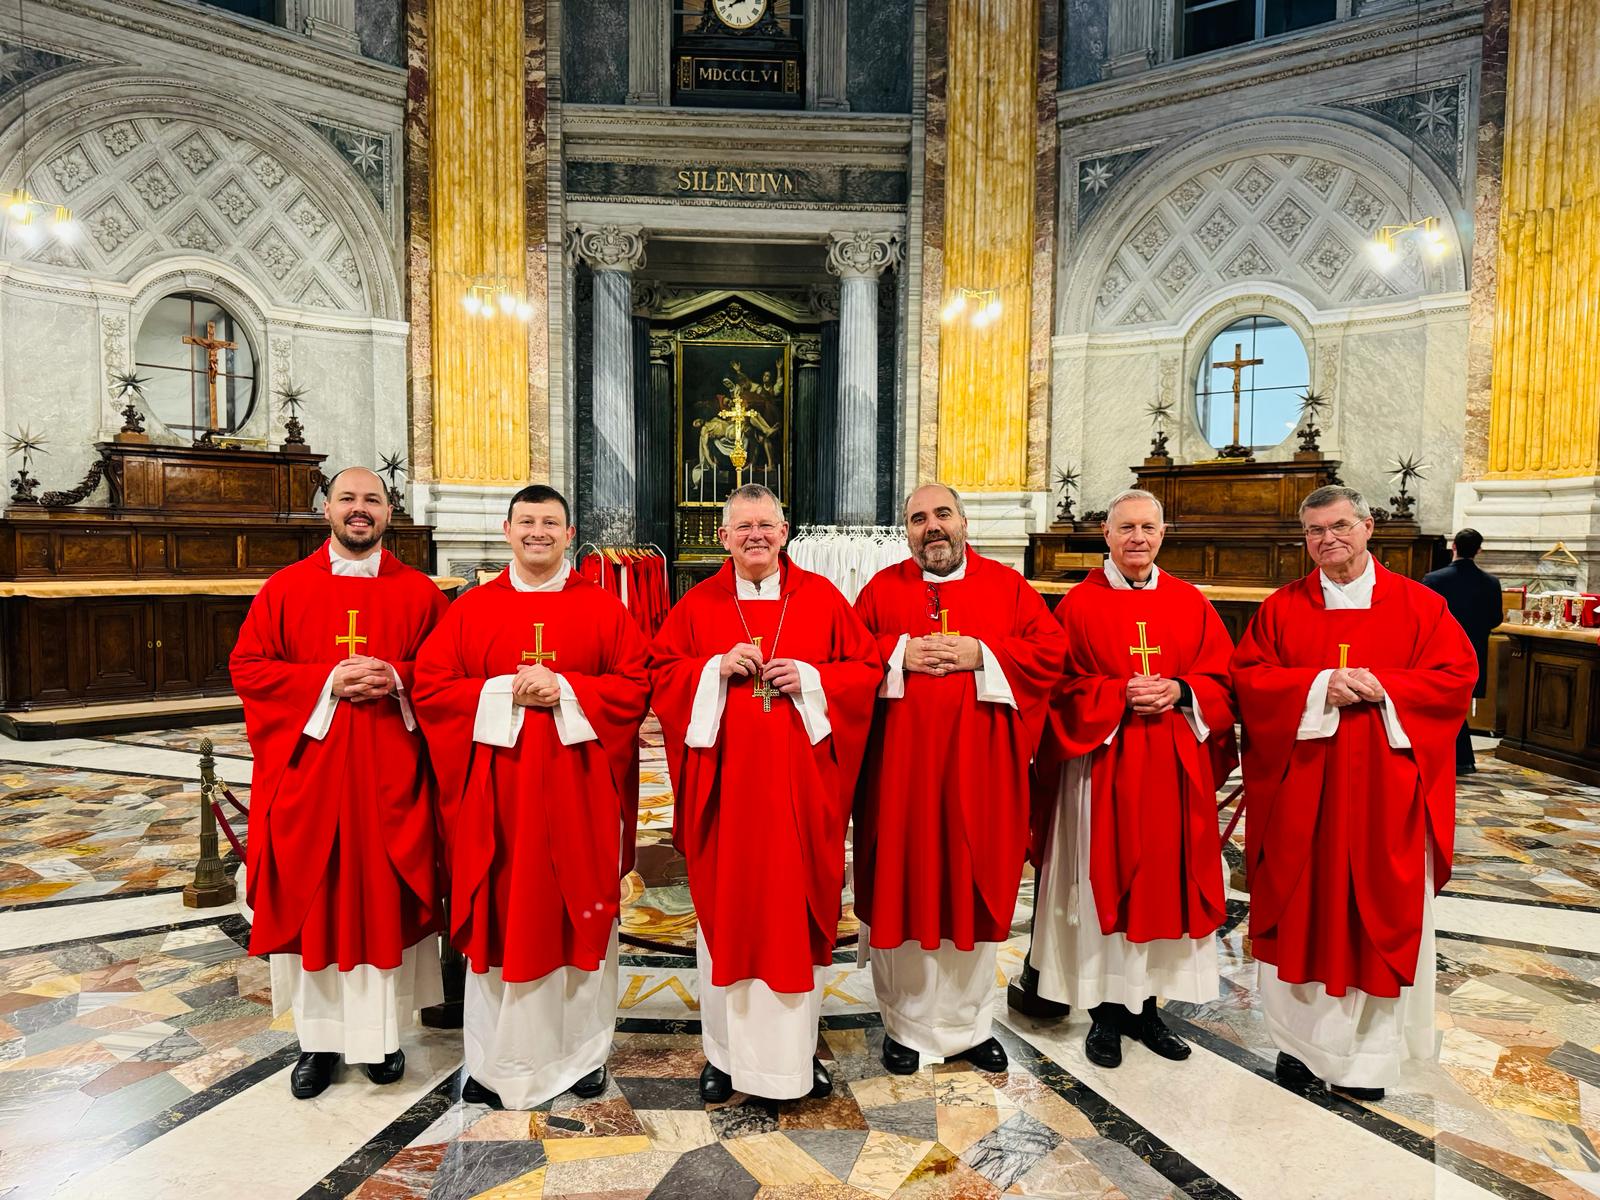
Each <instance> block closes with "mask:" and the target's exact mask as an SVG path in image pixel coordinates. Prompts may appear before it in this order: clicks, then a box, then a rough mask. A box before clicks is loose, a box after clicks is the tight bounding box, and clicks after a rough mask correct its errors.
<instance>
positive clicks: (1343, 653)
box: [1339, 642, 1350, 671]
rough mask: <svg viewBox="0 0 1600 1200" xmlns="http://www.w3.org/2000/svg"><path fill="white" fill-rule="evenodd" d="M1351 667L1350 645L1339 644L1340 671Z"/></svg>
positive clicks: (1345, 643)
mask: <svg viewBox="0 0 1600 1200" xmlns="http://www.w3.org/2000/svg"><path fill="white" fill-rule="evenodd" d="M1349 665H1350V643H1349V642H1340V643H1339V669H1340V670H1341V671H1342V670H1344V669H1345V668H1346V667H1348V666H1349Z"/></svg>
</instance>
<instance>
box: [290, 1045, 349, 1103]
mask: <svg viewBox="0 0 1600 1200" xmlns="http://www.w3.org/2000/svg"><path fill="white" fill-rule="evenodd" d="M338 1061H339V1056H338V1055H337V1054H334V1053H332V1052H331V1051H329V1052H324V1051H321V1050H308V1051H301V1053H300V1057H299V1059H298V1060H297V1061H296V1062H295V1064H294V1069H293V1070H291V1071H290V1072H289V1094H290V1095H291V1096H293V1097H294V1098H295V1099H296V1100H309V1099H311V1097H313V1096H320V1095H322V1093H323V1092H325V1091H327V1090H328V1085H329V1084H330V1083H332V1082H333V1068H334V1066H335V1065H336V1064H337V1063H338Z"/></svg>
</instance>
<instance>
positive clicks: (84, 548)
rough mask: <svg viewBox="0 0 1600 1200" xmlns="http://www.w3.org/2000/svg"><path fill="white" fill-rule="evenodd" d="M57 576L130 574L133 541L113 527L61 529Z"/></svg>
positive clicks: (131, 569) (131, 571) (131, 570)
mask: <svg viewBox="0 0 1600 1200" xmlns="http://www.w3.org/2000/svg"><path fill="white" fill-rule="evenodd" d="M59 537H60V539H61V550H60V558H59V560H58V566H57V570H56V571H55V572H54V573H55V574H58V575H66V576H80V577H81V576H93V575H119V574H128V575H131V574H133V541H132V539H131V538H129V537H127V536H126V535H125V534H124V533H121V532H119V531H115V530H99V529H93V528H89V529H83V528H77V529H64V530H62V531H61V533H60V534H59Z"/></svg>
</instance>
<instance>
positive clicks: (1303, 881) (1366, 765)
mask: <svg viewBox="0 0 1600 1200" xmlns="http://www.w3.org/2000/svg"><path fill="white" fill-rule="evenodd" d="M1300 522H1301V525H1302V527H1303V528H1304V529H1305V538H1306V550H1307V552H1308V553H1309V554H1310V555H1311V560H1312V561H1313V562H1314V563H1316V564H1317V569H1316V570H1314V571H1312V572H1311V574H1309V575H1307V576H1306V577H1305V578H1304V579H1301V580H1298V581H1297V582H1295V583H1291V584H1288V585H1287V586H1285V587H1281V588H1279V589H1278V590H1277V591H1276V592H1274V593H1273V594H1272V595H1271V596H1269V597H1267V599H1266V602H1265V603H1263V604H1262V606H1261V608H1260V610H1259V611H1258V612H1257V613H1256V616H1255V620H1253V621H1252V622H1251V624H1250V628H1249V630H1248V631H1247V632H1246V634H1245V636H1244V638H1243V639H1242V640H1241V641H1240V643H1239V649H1238V651H1237V652H1236V653H1235V654H1234V656H1233V686H1234V690H1235V692H1236V694H1237V695H1238V698H1239V714H1240V718H1241V720H1242V721H1243V724H1244V731H1245V756H1244V781H1245V799H1246V801H1247V802H1248V804H1249V809H1248V812H1247V816H1246V824H1245V866H1246V869H1247V871H1248V873H1249V878H1250V937H1251V945H1252V948H1253V952H1254V954H1255V956H1256V958H1257V959H1259V960H1260V964H1261V965H1260V986H1261V1001H1262V1007H1263V1009H1264V1010H1265V1013H1266V1021H1267V1029H1268V1031H1269V1032H1270V1033H1271V1034H1272V1040H1273V1041H1274V1042H1275V1043H1276V1044H1277V1046H1278V1049H1279V1051H1280V1052H1281V1053H1279V1055H1278V1063H1277V1074H1278V1078H1279V1079H1280V1080H1283V1081H1284V1082H1287V1083H1292V1084H1298V1085H1300V1086H1307V1087H1314V1086H1318V1085H1319V1084H1321V1083H1327V1084H1329V1085H1331V1086H1333V1087H1336V1088H1338V1089H1340V1090H1341V1091H1343V1092H1346V1093H1348V1094H1349V1095H1352V1096H1355V1097H1357V1098H1359V1099H1377V1098H1380V1097H1381V1096H1382V1095H1383V1092H1384V1089H1385V1088H1386V1087H1392V1086H1394V1085H1395V1084H1397V1083H1398V1082H1399V1081H1400V1063H1401V1060H1402V1059H1404V1058H1432V1057H1433V1056H1434V1054H1435V1050H1436V1038H1435V1033H1434V1020H1433V997H1434V967H1435V963H1434V949H1433V907H1432V898H1433V896H1434V895H1435V894H1436V893H1437V892H1438V890H1439V889H1440V888H1442V887H1443V886H1444V885H1445V883H1446V882H1448V881H1449V879H1450V854H1451V848H1452V846H1453V844H1454V836H1455V804H1456V777H1455V739H1456V732H1457V730H1459V729H1460V728H1461V722H1462V720H1463V719H1464V718H1465V717H1466V713H1467V708H1468V705H1469V704H1470V703H1471V696H1472V688H1473V684H1474V683H1475V682H1476V680H1477V676H1478V660H1477V658H1476V656H1475V655H1474V653H1473V649H1472V643H1471V642H1470V641H1468V639H1467V635H1466V634H1465V633H1463V632H1462V630H1461V626H1460V625H1458V624H1457V623H1456V621H1455V619H1454V618H1453V617H1452V616H1451V615H1450V613H1449V610H1448V609H1447V608H1446V607H1445V603H1444V599H1443V598H1442V597H1441V596H1439V595H1438V594H1437V593H1435V592H1432V591H1429V590H1428V589H1427V588H1425V587H1423V586H1422V585H1421V584H1420V583H1416V582H1414V581H1412V580H1410V579H1407V578H1405V577H1404V576H1401V575H1396V574H1394V573H1393V572H1391V571H1388V570H1385V569H1384V568H1383V567H1381V566H1379V565H1378V563H1377V561H1376V559H1375V558H1374V557H1373V555H1372V553H1371V552H1370V551H1369V550H1368V549H1367V540H1368V539H1369V538H1370V537H1371V536H1372V513H1371V510H1369V509H1368V507H1367V504H1366V501H1365V500H1363V499H1362V498H1361V494H1360V493H1359V492H1356V491H1354V490H1352V489H1350V488H1346V487H1323V488H1318V489H1317V490H1316V491H1314V492H1312V493H1311V495H1309V496H1307V497H1306V498H1305V500H1304V501H1303V502H1302V503H1301V505H1300Z"/></svg>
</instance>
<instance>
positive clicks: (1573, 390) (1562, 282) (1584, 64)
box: [1488, 0, 1600, 479]
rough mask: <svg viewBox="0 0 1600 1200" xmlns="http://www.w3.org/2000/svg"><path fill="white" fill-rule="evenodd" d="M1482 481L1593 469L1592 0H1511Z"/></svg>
mask: <svg viewBox="0 0 1600 1200" xmlns="http://www.w3.org/2000/svg"><path fill="white" fill-rule="evenodd" d="M1508 57H1509V63H1508V70H1507V76H1506V126H1505V175H1504V180H1505V182H1504V193H1503V200H1502V202H1501V210H1500V253H1499V263H1498V285H1497V287H1498V291H1497V295H1496V305H1495V328H1494V368H1493V370H1494V376H1493V382H1492V390H1491V398H1490V410H1489V461H1488V466H1489V477H1490V478H1501V479H1550V478H1559V477H1562V476H1580V475H1595V474H1600V284H1597V281H1600V0H1513V2H1512V5H1511V36H1510V49H1509V55H1508Z"/></svg>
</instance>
